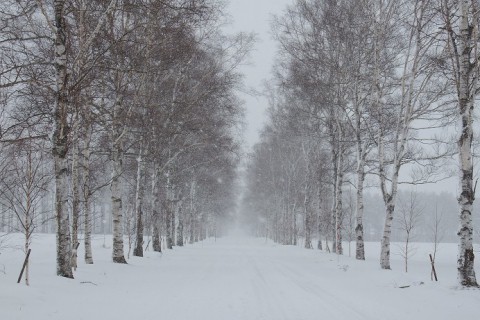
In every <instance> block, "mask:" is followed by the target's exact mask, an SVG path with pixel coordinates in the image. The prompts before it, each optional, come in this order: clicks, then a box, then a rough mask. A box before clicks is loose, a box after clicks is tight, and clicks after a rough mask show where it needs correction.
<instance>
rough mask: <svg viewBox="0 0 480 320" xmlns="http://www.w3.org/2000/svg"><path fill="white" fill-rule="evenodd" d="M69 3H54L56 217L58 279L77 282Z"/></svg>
mask: <svg viewBox="0 0 480 320" xmlns="http://www.w3.org/2000/svg"><path fill="white" fill-rule="evenodd" d="M64 10H65V0H55V1H54V12H55V26H56V29H57V30H56V34H55V69H56V74H55V75H56V82H57V92H56V97H55V112H54V121H55V122H54V123H55V131H54V133H53V158H54V167H55V214H56V218H57V275H59V276H62V277H66V278H73V273H72V268H71V264H70V258H71V252H72V246H71V239H70V219H69V215H68V205H67V203H68V163H67V153H68V134H69V127H68V122H67V114H68V97H67V95H68V88H67V82H68V80H67V50H66V45H67V39H66V33H67V31H66V24H65V17H64V14H65V11H64Z"/></svg>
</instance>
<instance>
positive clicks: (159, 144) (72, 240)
mask: <svg viewBox="0 0 480 320" xmlns="http://www.w3.org/2000/svg"><path fill="white" fill-rule="evenodd" d="M222 10H223V8H222V4H221V2H219V1H216V0H135V1H133V0H108V1H105V0H98V1H97V0H34V1H32V0H5V1H2V2H1V4H0V97H1V101H0V102H1V114H0V121H1V123H0V149H1V152H0V157H2V167H1V172H0V181H1V183H0V184H1V185H0V189H1V193H0V198H1V199H0V201H1V204H2V212H1V213H0V214H1V215H2V216H6V215H10V216H13V217H14V218H16V220H17V223H16V224H15V225H16V226H17V227H18V228H19V229H20V230H21V231H22V232H23V233H24V234H25V236H26V241H25V250H26V251H27V250H28V247H29V244H30V241H31V234H32V232H33V231H34V230H35V228H36V227H38V226H40V224H41V223H42V222H44V221H45V217H48V214H46V212H53V213H54V217H55V219H56V226H57V229H56V233H57V274H58V275H59V276H63V277H68V278H71V277H73V270H74V269H75V268H76V266H77V254H76V252H77V248H78V246H79V245H80V240H81V238H82V236H83V245H84V247H85V250H84V251H85V257H84V259H85V263H87V264H91V263H93V252H92V223H93V222H94V219H95V218H96V216H95V208H98V207H99V205H100V204H102V205H104V204H105V203H107V204H106V205H105V206H106V207H107V208H109V209H110V211H111V212H110V214H109V215H108V216H111V219H112V229H113V244H112V259H113V262H116V263H126V258H127V253H126V252H125V251H124V250H125V248H126V245H125V244H124V236H125V235H127V234H128V235H130V236H131V237H129V239H130V240H131V241H129V246H128V247H129V248H130V249H131V248H132V247H133V254H134V255H135V256H143V253H144V250H146V248H147V247H148V246H149V244H150V243H144V239H146V235H148V236H149V239H151V245H152V247H153V250H155V251H161V250H162V243H161V241H162V239H164V240H165V243H164V244H163V247H165V246H166V247H167V248H169V249H171V248H172V247H173V246H175V245H179V246H181V245H183V244H184V243H185V242H191V243H192V242H195V241H198V240H202V239H204V238H205V237H207V235H213V234H214V233H216V232H217V230H216V228H217V226H219V225H220V224H221V222H222V219H226V218H227V216H226V215H225V212H227V208H229V207H230V206H231V203H232V194H233V193H234V188H233V186H234V178H235V168H236V165H237V162H238V157H239V141H238V139H237V138H236V137H237V136H238V132H237V131H238V130H239V126H238V123H239V120H240V119H241V116H242V110H241V107H240V102H239V101H238V100H237V98H236V97H235V90H236V89H238V87H239V86H240V84H241V76H240V75H239V74H238V73H237V71H236V67H237V66H238V65H239V63H241V62H242V60H243V59H244V57H245V55H246V54H247V52H248V50H249V46H250V44H251V40H252V39H251V37H250V36H248V35H244V34H238V35H234V36H226V35H224V34H222V33H221V28H220V27H221V25H222V23H224V16H223V12H222ZM52 189H53V190H52ZM51 198H53V199H54V201H46V200H45V199H51ZM107 199H108V200H107ZM12 212H13V214H12ZM108 216H107V217H108ZM4 220H5V219H3V218H2V221H4ZM103 223H105V221H103ZM130 249H129V252H128V255H130Z"/></svg>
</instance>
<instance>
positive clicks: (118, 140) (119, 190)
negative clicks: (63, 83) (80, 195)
mask: <svg viewBox="0 0 480 320" xmlns="http://www.w3.org/2000/svg"><path fill="white" fill-rule="evenodd" d="M114 109H115V110H114V116H113V117H114V118H113V132H112V134H113V137H112V141H113V145H112V182H111V193H112V195H111V196H112V222H113V249H112V259H113V262H115V263H127V261H126V260H125V253H124V249H123V207H122V195H123V186H122V181H121V176H122V173H123V143H122V142H123V134H124V132H122V127H121V124H120V119H118V117H119V113H120V109H121V105H120V101H116V102H115V106H114Z"/></svg>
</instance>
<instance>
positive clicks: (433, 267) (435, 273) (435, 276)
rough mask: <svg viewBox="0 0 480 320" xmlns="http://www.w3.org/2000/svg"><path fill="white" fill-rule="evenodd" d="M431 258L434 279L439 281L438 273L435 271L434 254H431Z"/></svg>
mask: <svg viewBox="0 0 480 320" xmlns="http://www.w3.org/2000/svg"><path fill="white" fill-rule="evenodd" d="M429 256H430V263H431V264H432V274H433V277H434V278H435V281H438V279H437V271H435V261H434V260H433V257H432V254H429Z"/></svg>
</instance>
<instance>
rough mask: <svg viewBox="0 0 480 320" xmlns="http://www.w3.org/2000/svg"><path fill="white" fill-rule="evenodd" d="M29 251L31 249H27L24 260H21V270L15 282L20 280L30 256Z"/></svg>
mask: <svg viewBox="0 0 480 320" xmlns="http://www.w3.org/2000/svg"><path fill="white" fill-rule="evenodd" d="M31 251H32V249H28V252H27V255H26V256H25V261H24V262H23V267H22V271H20V275H19V276H18V281H17V283H20V281H22V276H23V272H24V271H25V268H26V267H27V263H28V257H29V256H30V252H31Z"/></svg>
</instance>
